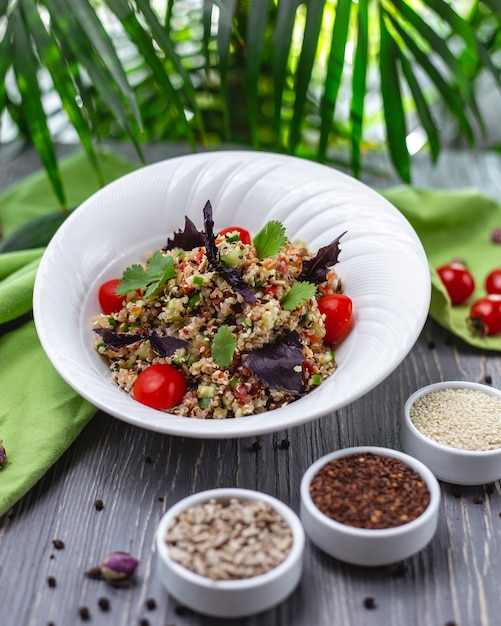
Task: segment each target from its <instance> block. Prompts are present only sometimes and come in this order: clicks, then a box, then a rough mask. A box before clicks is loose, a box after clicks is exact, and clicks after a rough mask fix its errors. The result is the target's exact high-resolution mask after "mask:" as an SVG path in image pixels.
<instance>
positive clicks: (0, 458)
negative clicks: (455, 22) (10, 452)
mask: <svg viewBox="0 0 501 626" xmlns="http://www.w3.org/2000/svg"><path fill="white" fill-rule="evenodd" d="M4 463H7V452H6V451H5V448H4V447H3V445H2V440H1V439H0V469H1V468H2V466H3V464H4Z"/></svg>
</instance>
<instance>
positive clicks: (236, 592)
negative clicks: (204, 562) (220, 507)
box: [156, 488, 305, 618]
mask: <svg viewBox="0 0 501 626" xmlns="http://www.w3.org/2000/svg"><path fill="white" fill-rule="evenodd" d="M211 498H215V499H216V500H219V501H228V500H229V499H231V498H237V499H239V500H247V501H249V500H260V501H264V502H267V503H268V504H270V505H271V506H272V507H273V509H274V510H275V511H276V512H277V513H278V514H279V515H280V516H281V517H282V518H283V520H284V521H285V522H286V524H287V525H288V526H289V528H290V529H291V532H292V546H291V549H290V552H289V553H288V555H287V556H286V557H285V559H284V560H283V561H282V562H281V563H280V564H279V565H277V566H276V567H275V568H274V569H272V570H270V571H268V572H266V573H264V574H260V575H258V576H254V577H252V578H242V579H239V580H212V579H210V578H207V577H205V576H201V575H199V574H196V573H194V572H192V571H191V570H189V569H187V568H186V567H184V566H183V565H181V564H180V563H177V562H176V561H174V560H173V559H171V557H170V556H169V549H168V546H167V543H166V541H165V537H166V535H167V530H168V528H169V527H170V525H171V524H172V522H173V520H174V519H175V518H176V516H177V515H178V514H179V513H180V512H181V511H182V510H184V509H186V508H188V507H192V506H195V505H198V504H202V503H204V502H207V501H208V500H210V499H211ZM156 545H157V552H158V556H157V564H158V573H159V576H160V579H161V581H162V583H163V585H164V587H165V588H166V589H167V592H168V593H169V594H171V595H172V596H173V597H174V598H176V600H178V601H179V602H180V603H182V604H183V605H185V606H187V607H189V608H191V609H193V610H194V611H197V612H199V613H203V614H205V615H211V616H213V617H233V618H235V617H244V616H247V615H252V614H254V613H260V612H261V611H266V610H268V609H270V608H272V607H273V606H275V605H277V604H279V603H280V602H282V601H283V600H285V599H286V598H287V597H288V596H289V595H290V594H291V593H292V592H293V591H294V589H295V588H296V587H297V585H298V583H299V581H300V579H301V575H302V571H303V554H304V546H305V534H304V530H303V527H302V525H301V522H300V520H299V518H298V516H297V515H296V514H295V513H294V512H293V511H292V509H290V508H289V507H288V506H287V505H285V504H284V503H283V502H280V501H279V500H277V499H276V498H273V497H272V496H269V495H267V494H264V493H260V492H258V491H252V490H249V489H232V488H230V489H211V490H208V491H202V492H200V493H196V494H194V495H192V496H188V497H187V498H184V499H183V500H180V501H179V502H178V503H177V504H175V505H174V506H172V507H171V508H170V509H169V510H168V511H167V513H166V514H165V515H164V516H163V517H162V519H161V521H160V524H159V526H158V529H157V533H156Z"/></svg>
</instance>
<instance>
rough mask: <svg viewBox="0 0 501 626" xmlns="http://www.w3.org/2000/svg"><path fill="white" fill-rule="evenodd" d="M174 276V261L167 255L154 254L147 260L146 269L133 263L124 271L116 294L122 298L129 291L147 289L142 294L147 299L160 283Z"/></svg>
mask: <svg viewBox="0 0 501 626" xmlns="http://www.w3.org/2000/svg"><path fill="white" fill-rule="evenodd" d="M175 275H176V272H175V270H174V259H173V258H172V257H171V256H169V255H167V256H164V255H163V254H162V253H161V252H155V254H154V255H153V256H152V257H150V258H149V259H148V262H147V264H146V269H145V268H144V267H143V266H142V265H139V263H135V264H134V265H131V266H130V267H128V268H127V269H126V270H125V271H124V273H123V275H122V278H121V279H120V282H119V283H118V286H117V289H116V293H117V295H118V296H124V295H125V294H127V293H129V292H131V291H136V290H137V289H144V288H145V287H148V288H147V289H146V291H145V293H144V297H145V298H147V297H148V296H151V294H152V293H154V292H155V291H156V290H157V289H158V288H159V287H160V285H161V284H162V283H165V282H166V281H167V280H169V279H170V278H174V277H175Z"/></svg>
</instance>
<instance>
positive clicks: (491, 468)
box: [400, 380, 501, 485]
mask: <svg viewBox="0 0 501 626" xmlns="http://www.w3.org/2000/svg"><path fill="white" fill-rule="evenodd" d="M447 388H449V389H472V390H474V391H481V392H484V393H487V394H489V395H492V396H496V397H497V398H500V399H501V391H499V390H498V389H494V388H493V387H489V386H487V385H482V384H480V383H472V382H467V381H458V380H454V381H446V382H441V383H434V384H432V385H428V386H426V387H422V388H421V389H418V390H417V391H416V392H415V393H413V394H412V395H411V396H410V397H409V398H408V399H407V401H406V403H405V405H404V414H403V420H402V424H401V430H400V441H401V444H402V448H403V449H404V450H405V452H407V453H408V454H410V455H412V456H413V457H416V458H417V459H419V460H420V461H422V462H423V463H425V465H427V466H428V467H429V468H430V469H431V471H432V472H433V473H434V474H435V476H436V477H437V478H438V479H439V480H443V481H445V482H448V483H453V484H456V485H484V484H486V483H491V482H494V481H496V480H498V479H499V478H501V448H498V449H496V450H463V449H460V448H453V447H451V446H446V445H443V444H441V443H437V442H436V441H434V440H433V439H430V438H429V437H427V436H426V435H424V434H423V433H422V432H421V431H420V430H419V429H418V428H417V427H416V426H415V425H414V424H413V423H412V421H411V418H410V411H411V407H412V405H413V404H414V403H415V402H416V400H418V399H419V398H421V397H422V396H424V395H426V394H429V393H432V392H433V391H438V390H440V389H447Z"/></svg>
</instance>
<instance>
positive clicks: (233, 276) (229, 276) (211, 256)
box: [203, 200, 256, 303]
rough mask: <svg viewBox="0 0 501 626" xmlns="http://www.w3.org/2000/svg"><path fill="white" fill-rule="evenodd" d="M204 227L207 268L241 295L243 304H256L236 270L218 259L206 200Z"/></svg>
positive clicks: (210, 212)
mask: <svg viewBox="0 0 501 626" xmlns="http://www.w3.org/2000/svg"><path fill="white" fill-rule="evenodd" d="M204 227H205V230H204V232H203V236H204V244H205V251H206V254H207V261H208V263H209V268H210V269H211V270H212V271H213V272H217V273H218V274H219V276H221V277H222V278H224V280H225V281H226V282H227V283H228V284H229V285H231V286H232V287H233V289H234V290H235V291H238V293H240V294H241V296H242V297H243V299H244V300H245V302H248V303H251V302H256V296H255V295H254V293H253V292H252V290H251V288H250V287H249V285H248V284H247V283H246V282H245V280H244V279H243V278H242V277H241V276H240V274H239V273H238V270H237V269H236V268H235V267H227V266H226V265H224V264H223V263H221V260H220V258H219V251H218V249H217V246H216V238H215V236H214V220H213V219H212V205H211V203H210V201H209V200H207V202H206V204H205V207H204Z"/></svg>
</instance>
